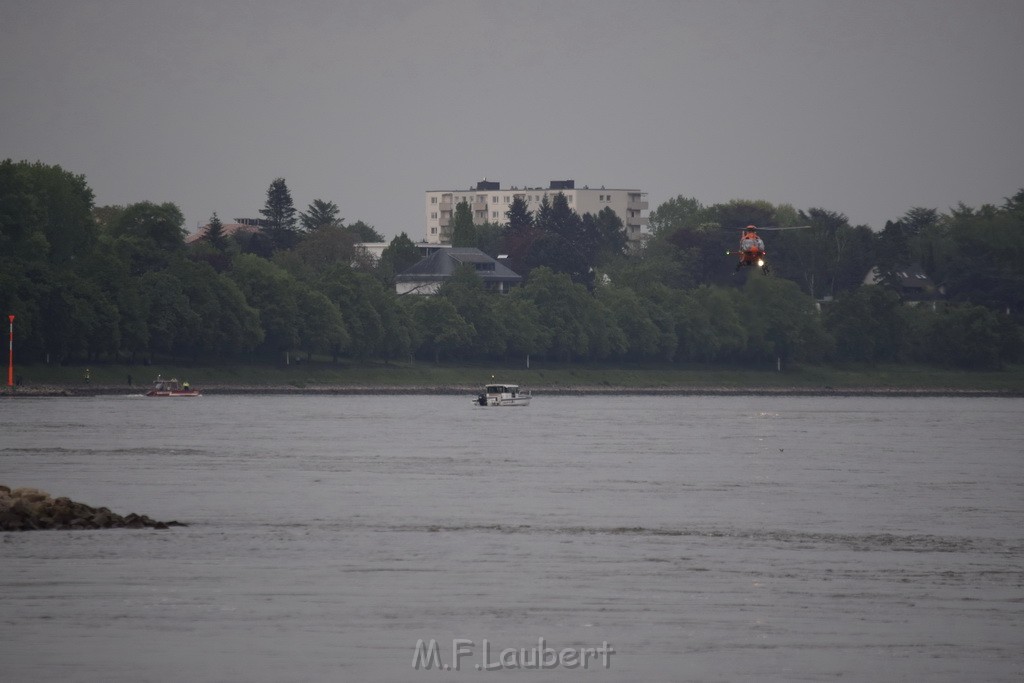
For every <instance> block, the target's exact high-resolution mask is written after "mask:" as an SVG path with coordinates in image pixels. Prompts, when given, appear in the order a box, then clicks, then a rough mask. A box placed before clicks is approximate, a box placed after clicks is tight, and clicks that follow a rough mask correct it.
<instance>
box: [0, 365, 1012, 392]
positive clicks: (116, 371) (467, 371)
mask: <svg viewBox="0 0 1024 683" xmlns="http://www.w3.org/2000/svg"><path fill="white" fill-rule="evenodd" d="M157 376H162V377H163V378H165V379H166V378H171V377H176V378H178V379H179V380H182V381H185V380H187V381H189V382H190V383H191V385H192V386H193V387H195V388H197V389H200V390H201V391H202V392H203V393H204V394H206V395H224V394H237V395H261V394H274V395H281V394H296V395H299V394H313V395H359V394H395V395H400V394H423V395H476V394H478V393H479V392H480V390H481V388H482V386H483V385H484V384H485V383H486V382H489V381H501V382H512V383H516V384H519V385H520V386H521V387H522V388H523V389H526V390H532V391H533V393H534V394H537V395H600V394H636V395H646V396H662V395H693V396H698V395H725V396H729V395H808V396H900V395H910V396H1024V366H1012V367H1008V368H1005V369H1003V370H999V371H988V372H968V371H958V370H948V369H941V368H931V367H925V366H911V365H889V366H865V367H857V366H844V367H827V366H802V367H793V368H784V369H782V371H778V370H777V369H776V368H774V367H771V368H736V367H707V366H702V365H701V366H686V365H678V364H661V365H657V364H644V365H640V364H579V365H576V364H571V363H562V364H553V363H543V364H542V363H534V364H533V365H532V367H523V366H522V365H519V364H504V365H502V364H432V363H426V364H421V363H339V364H335V363H329V362H320V363H308V362H306V363H292V364H290V365H286V366H282V365H256V364H253V365H219V366H193V367H189V366H178V365H151V366H144V367H143V366H137V365H136V366H126V365H99V366H90V367H89V368H83V367H67V366H63V367H61V366H27V367H25V368H24V369H23V371H22V372H21V373H20V375H19V377H20V378H21V379H22V382H21V384H20V385H18V386H14V387H6V386H5V387H2V388H0V396H8V397H16V396H23V397H24V396H97V395H132V394H137V395H139V394H143V393H145V391H146V390H147V389H148V387H149V385H150V382H152V381H153V380H154V379H156V377H157Z"/></svg>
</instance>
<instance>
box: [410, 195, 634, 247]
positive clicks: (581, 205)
mask: <svg viewBox="0 0 1024 683" xmlns="http://www.w3.org/2000/svg"><path fill="white" fill-rule="evenodd" d="M559 192H561V193H562V194H564V195H565V199H566V201H567V202H568V204H569V208H570V209H572V210H573V211H575V212H576V213H578V214H579V215H581V216H582V215H583V214H585V213H591V214H594V215H595V216H596V215H597V214H598V213H600V212H601V210H602V209H604V208H606V207H607V208H610V209H611V210H612V211H614V212H615V214H616V215H617V216H618V217H619V218H620V219H621V220H622V227H623V230H625V231H626V235H627V236H628V237H629V239H630V240H639V239H640V237H641V236H642V235H643V234H644V233H645V232H646V228H647V220H648V218H647V215H646V211H647V193H646V192H642V191H640V190H615V189H612V190H609V189H607V188H604V187H601V188H594V189H591V188H590V187H589V186H586V185H584V186H583V187H582V188H577V187H576V182H575V181H574V180H552V181H551V182H550V183H549V184H548V186H547V187H526V186H523V187H516V186H515V185H513V186H512V187H510V188H506V189H502V187H501V183H499V182H497V181H488V180H481V181H480V182H478V183H477V184H476V187H475V188H470V189H468V190H430V191H428V192H427V198H426V218H427V231H426V234H425V235H424V237H423V241H424V242H426V243H428V244H439V243H440V242H441V233H442V231H443V230H444V229H445V228H447V227H448V226H449V225H451V221H452V216H453V215H454V213H455V206H456V205H457V204H459V203H460V202H463V201H465V202H466V203H468V204H469V208H470V210H471V211H472V212H473V223H474V224H475V225H481V224H483V223H498V224H502V223H505V222H506V220H507V219H506V216H505V214H506V212H507V211H508V209H509V206H511V205H512V200H514V199H515V198H516V197H521V198H522V199H523V200H524V201H525V202H526V207H527V209H528V210H529V211H530V212H531V213H533V214H534V215H536V213H537V209H539V208H540V205H541V202H542V201H543V200H544V198H545V197H547V198H548V201H549V202H550V201H551V199H553V198H554V196H555V195H556V194H558V193H559Z"/></svg>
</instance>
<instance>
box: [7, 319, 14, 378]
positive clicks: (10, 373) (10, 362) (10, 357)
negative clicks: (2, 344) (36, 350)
mask: <svg viewBox="0 0 1024 683" xmlns="http://www.w3.org/2000/svg"><path fill="white" fill-rule="evenodd" d="M7 320H9V321H10V323H11V325H10V328H9V329H10V332H9V334H10V336H9V337H8V340H7V386H9V387H13V386H14V316H13V315H9V316H7Z"/></svg>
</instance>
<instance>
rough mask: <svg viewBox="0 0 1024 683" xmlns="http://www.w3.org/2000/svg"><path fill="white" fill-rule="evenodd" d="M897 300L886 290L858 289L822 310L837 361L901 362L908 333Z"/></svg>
mask: <svg viewBox="0 0 1024 683" xmlns="http://www.w3.org/2000/svg"><path fill="white" fill-rule="evenodd" d="M903 311H904V307H903V305H902V303H901V302H900V298H899V296H898V295H897V294H896V293H895V292H893V291H892V290H889V289H887V288H885V287H868V286H865V287H860V288H858V289H856V290H854V291H852V292H848V293H845V294H843V295H841V296H839V297H838V298H837V299H836V300H835V301H834V302H832V303H831V304H829V305H828V306H827V308H826V309H825V312H824V316H823V322H824V324H825V328H826V329H827V330H828V332H829V333H830V334H831V335H832V336H833V338H834V339H835V357H836V358H837V359H838V360H840V361H863V362H868V363H877V362H897V361H900V360H902V359H903V355H904V352H905V351H906V344H907V341H908V339H909V335H910V330H909V325H908V323H907V318H906V316H905V315H903Z"/></svg>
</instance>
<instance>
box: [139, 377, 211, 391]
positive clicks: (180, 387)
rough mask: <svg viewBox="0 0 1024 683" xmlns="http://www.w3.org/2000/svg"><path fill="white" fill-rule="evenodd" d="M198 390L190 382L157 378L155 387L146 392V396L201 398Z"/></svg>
mask: <svg viewBox="0 0 1024 683" xmlns="http://www.w3.org/2000/svg"><path fill="white" fill-rule="evenodd" d="M201 395H202V393H201V392H200V391H199V390H198V389H193V388H192V387H191V386H189V383H188V382H184V383H182V382H179V381H178V380H176V379H164V378H162V377H160V375H157V376H156V381H155V382H153V387H152V388H151V389H150V390H149V391H147V392H146V396H201Z"/></svg>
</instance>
